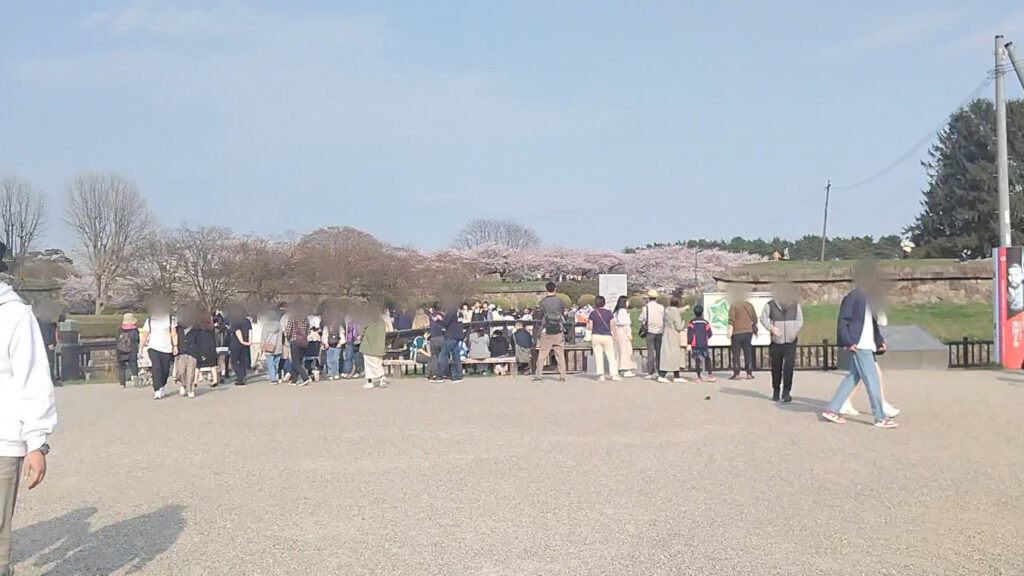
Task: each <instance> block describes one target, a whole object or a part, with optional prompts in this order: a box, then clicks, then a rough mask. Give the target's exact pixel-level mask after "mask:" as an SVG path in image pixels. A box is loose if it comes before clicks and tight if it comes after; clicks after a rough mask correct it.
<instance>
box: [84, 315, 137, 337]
mask: <svg viewBox="0 0 1024 576" xmlns="http://www.w3.org/2000/svg"><path fill="white" fill-rule="evenodd" d="M135 316H136V317H138V319H139V327H141V326H142V323H143V322H145V321H146V314H136V315H135ZM68 319H69V320H74V321H75V322H78V337H79V339H81V340H102V339H105V338H115V337H116V336H117V329H118V328H120V327H121V314H103V315H100V316H94V315H92V314H71V315H70V316H69V317H68Z"/></svg>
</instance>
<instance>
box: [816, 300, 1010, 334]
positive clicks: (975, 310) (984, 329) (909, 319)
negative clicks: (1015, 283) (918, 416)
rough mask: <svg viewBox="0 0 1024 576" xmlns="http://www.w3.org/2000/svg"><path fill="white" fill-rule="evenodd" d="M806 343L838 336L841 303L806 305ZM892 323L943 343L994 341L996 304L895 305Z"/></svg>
mask: <svg viewBox="0 0 1024 576" xmlns="http://www.w3.org/2000/svg"><path fill="white" fill-rule="evenodd" d="M803 309H804V329H803V331H802V332H801V333H800V339H801V340H802V341H803V342H820V341H821V340H823V339H826V338H827V339H828V340H829V341H830V342H834V341H835V339H836V318H837V317H838V316H839V305H838V304H816V305H809V306H804V307H803ZM889 324H890V325H892V326H907V325H914V324H916V325H918V326H920V327H921V328H924V329H925V330H926V331H928V332H929V333H930V334H931V335H932V336H935V337H936V338H938V339H939V340H942V341H943V342H946V341H950V340H960V339H962V338H964V337H965V336H966V337H967V338H970V339H972V340H991V339H992V336H993V333H994V330H995V328H994V326H993V325H992V307H991V306H990V305H988V304H983V303H971V304H949V303H937V304H908V305H903V306H895V307H893V308H892V309H891V310H890V311H889Z"/></svg>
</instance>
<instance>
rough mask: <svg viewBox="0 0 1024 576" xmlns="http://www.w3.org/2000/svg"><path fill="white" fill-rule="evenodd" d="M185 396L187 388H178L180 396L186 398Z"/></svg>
mask: <svg viewBox="0 0 1024 576" xmlns="http://www.w3.org/2000/svg"><path fill="white" fill-rule="evenodd" d="M184 395H185V387H184V386H181V387H180V388H178V396H184Z"/></svg>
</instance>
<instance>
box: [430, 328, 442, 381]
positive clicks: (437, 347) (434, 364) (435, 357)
mask: <svg viewBox="0 0 1024 576" xmlns="http://www.w3.org/2000/svg"><path fill="white" fill-rule="evenodd" d="M442 348H444V336H432V337H431V338H430V360H428V361H427V378H439V377H440V376H441V369H440V366H441V349H442Z"/></svg>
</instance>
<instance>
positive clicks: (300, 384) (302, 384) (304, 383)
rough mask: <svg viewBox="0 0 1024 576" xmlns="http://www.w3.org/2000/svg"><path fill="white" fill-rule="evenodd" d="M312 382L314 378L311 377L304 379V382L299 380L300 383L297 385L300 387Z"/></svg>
mask: <svg viewBox="0 0 1024 576" xmlns="http://www.w3.org/2000/svg"><path fill="white" fill-rule="evenodd" d="M310 382H312V380H310V379H308V378H307V379H306V380H303V381H302V382H299V383H297V384H295V385H296V386H300V387H301V386H309V383H310Z"/></svg>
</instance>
